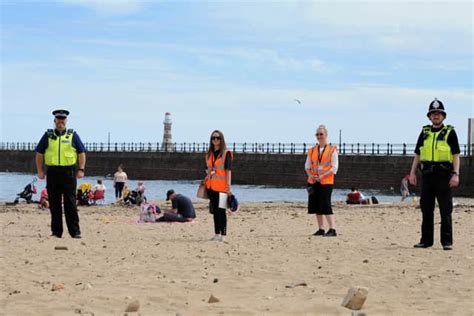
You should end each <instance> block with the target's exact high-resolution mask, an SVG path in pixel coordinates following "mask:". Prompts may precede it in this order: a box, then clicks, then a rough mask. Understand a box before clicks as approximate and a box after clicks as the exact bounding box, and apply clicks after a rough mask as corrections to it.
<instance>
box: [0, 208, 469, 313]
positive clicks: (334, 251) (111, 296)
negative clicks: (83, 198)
mask: <svg viewBox="0 0 474 316" xmlns="http://www.w3.org/2000/svg"><path fill="white" fill-rule="evenodd" d="M158 203H159V204H160V205H161V206H162V207H163V206H165V205H166V203H165V202H164V201H158ZM334 210H335V214H336V216H337V226H338V234H339V236H338V237H336V238H323V237H313V236H311V234H312V233H313V232H314V231H315V218H314V217H312V216H310V215H307V214H306V205H305V203H243V204H242V205H241V211H240V212H239V213H237V214H235V215H232V216H230V217H229V224H228V230H229V233H228V238H227V242H226V243H220V242H211V241H208V240H209V238H210V237H212V236H213V231H212V230H213V228H212V227H213V225H212V217H211V215H210V214H209V213H208V211H207V208H206V204H205V203H203V202H201V203H197V212H198V217H197V221H196V222H195V223H187V224H166V223H159V224H158V223H157V224H136V223H134V222H133V221H134V220H135V219H136V218H137V214H138V208H130V207H122V206H114V205H104V206H93V207H80V219H81V230H82V235H83V238H82V239H72V238H70V237H69V235H68V234H67V231H66V232H65V233H64V235H63V238H62V239H57V238H53V237H50V236H49V235H50V229H49V221H50V216H49V212H44V211H39V210H38V209H37V208H36V205H33V204H30V205H26V204H20V205H16V206H6V205H2V206H0V216H1V225H2V238H1V262H2V264H1V270H2V286H1V309H2V314H3V315H124V314H125V310H126V308H127V306H128V305H129V304H130V303H131V302H133V301H134V300H138V301H139V304H140V306H139V309H138V312H136V313H128V314H129V315H138V314H140V315H177V313H179V314H180V315H217V314H219V315H221V314H223V315H350V314H351V311H350V310H348V309H346V308H344V307H342V306H341V302H342V300H343V298H344V296H345V295H346V293H347V291H348V289H349V288H351V287H353V286H364V287H367V288H368V289H369V295H368V299H367V301H366V302H365V305H364V306H363V309H362V310H361V311H363V312H365V313H367V315H472V314H473V313H474V292H473V287H474V272H473V271H474V269H473V268H474V239H473V238H472V236H473V235H474V226H473V223H474V222H473V217H472V216H473V210H474V201H473V200H472V199H471V200H469V199H464V200H460V201H458V206H457V207H456V208H455V210H454V213H453V225H454V250H452V251H443V250H442V248H441V245H440V244H439V225H438V224H439V216H437V217H436V228H435V246H434V247H432V248H429V249H414V248H412V246H413V244H415V243H416V242H418V241H419V236H420V233H419V231H420V227H419V226H420V220H421V214H420V210H419V209H415V207H414V206H413V205H405V204H404V205H402V204H398V203H394V204H384V205H376V206H351V207H349V206H346V205H344V204H342V203H336V204H335V205H334ZM436 212H438V211H437V210H436ZM57 247H59V248H60V249H59V250H55V248H57ZM61 249H66V250H61ZM53 289H54V291H53ZM211 295H213V296H214V297H216V298H217V299H218V300H219V301H218V302H216V303H208V299H209V297H210V296H211Z"/></svg>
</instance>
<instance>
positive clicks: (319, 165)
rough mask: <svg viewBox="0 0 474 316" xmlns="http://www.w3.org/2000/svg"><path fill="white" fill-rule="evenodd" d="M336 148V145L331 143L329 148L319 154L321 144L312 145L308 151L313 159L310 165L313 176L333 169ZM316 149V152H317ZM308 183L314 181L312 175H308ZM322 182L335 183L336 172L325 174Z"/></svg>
mask: <svg viewBox="0 0 474 316" xmlns="http://www.w3.org/2000/svg"><path fill="white" fill-rule="evenodd" d="M335 150H336V147H335V146H332V145H329V148H328V149H326V148H324V150H323V152H322V154H321V155H320V154H319V144H318V145H316V146H314V147H312V148H311V149H310V150H309V151H308V157H309V159H310V161H311V166H310V173H311V175H313V176H318V175H319V174H322V173H326V172H327V171H329V170H331V168H332V161H331V160H332V155H333V154H334V151H335ZM315 151H316V153H315ZM307 181H308V183H311V184H312V183H314V180H313V178H312V177H308V180H307ZM320 183H321V184H334V174H333V173H330V174H329V175H327V176H325V177H324V178H323V179H322V180H321V182H320Z"/></svg>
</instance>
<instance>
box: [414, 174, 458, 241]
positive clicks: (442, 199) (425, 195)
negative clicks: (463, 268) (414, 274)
mask: <svg viewBox="0 0 474 316" xmlns="http://www.w3.org/2000/svg"><path fill="white" fill-rule="evenodd" d="M450 179H451V175H450V174H446V173H430V174H425V175H423V180H422V187H421V197H420V206H421V212H422V214H423V220H422V223H421V241H420V242H421V243H422V244H425V245H428V246H431V245H433V236H434V209H435V199H437V200H438V205H439V212H440V216H441V238H440V239H441V244H442V245H443V246H445V245H452V244H453V225H452V220H451V213H452V212H453V193H452V191H451V188H450V187H449V180H450Z"/></svg>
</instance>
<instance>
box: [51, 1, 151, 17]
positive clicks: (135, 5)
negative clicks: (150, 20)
mask: <svg viewBox="0 0 474 316" xmlns="http://www.w3.org/2000/svg"><path fill="white" fill-rule="evenodd" d="M58 1H59V2H61V3H64V4H68V5H78V6H82V7H85V8H87V9H91V10H94V11H95V12H97V13H99V14H106V15H107V14H111V15H127V14H132V13H136V12H139V11H141V10H142V9H143V8H144V7H145V4H146V1H144V0H58Z"/></svg>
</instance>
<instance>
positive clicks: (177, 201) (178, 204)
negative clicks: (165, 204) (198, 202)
mask: <svg viewBox="0 0 474 316" xmlns="http://www.w3.org/2000/svg"><path fill="white" fill-rule="evenodd" d="M171 207H172V208H173V209H177V210H178V214H180V215H181V216H183V217H184V218H196V212H195V210H194V206H193V202H191V200H190V199H189V198H188V197H187V196H184V195H181V194H176V196H175V197H174V199H172V200H171Z"/></svg>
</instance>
